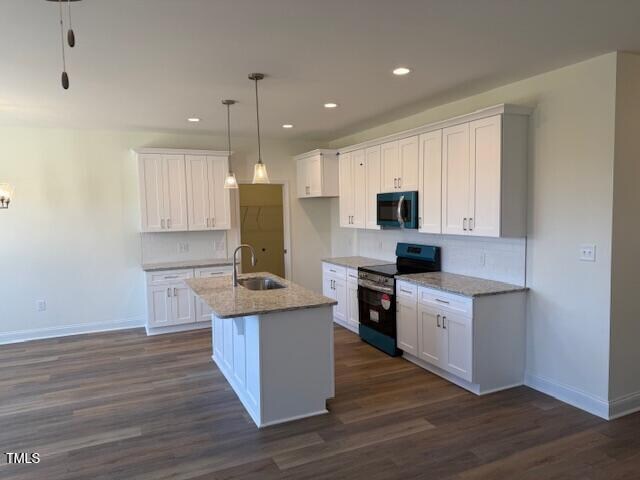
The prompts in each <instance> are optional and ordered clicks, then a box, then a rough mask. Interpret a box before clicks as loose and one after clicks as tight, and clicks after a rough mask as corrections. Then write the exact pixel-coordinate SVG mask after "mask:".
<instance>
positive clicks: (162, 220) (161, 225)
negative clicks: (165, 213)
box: [160, 218, 164, 228]
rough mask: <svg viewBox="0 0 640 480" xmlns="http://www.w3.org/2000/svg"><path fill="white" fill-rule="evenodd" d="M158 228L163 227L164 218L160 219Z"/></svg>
mask: <svg viewBox="0 0 640 480" xmlns="http://www.w3.org/2000/svg"><path fill="white" fill-rule="evenodd" d="M160 228H164V218H163V219H161V220H160Z"/></svg>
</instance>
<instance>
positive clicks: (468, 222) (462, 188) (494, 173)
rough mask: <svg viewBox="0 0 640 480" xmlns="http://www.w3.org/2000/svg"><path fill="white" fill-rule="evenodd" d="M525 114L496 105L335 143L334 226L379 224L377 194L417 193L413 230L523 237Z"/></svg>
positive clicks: (372, 226) (522, 110)
mask: <svg viewBox="0 0 640 480" xmlns="http://www.w3.org/2000/svg"><path fill="white" fill-rule="evenodd" d="M530 113H531V110H530V109H528V108H526V107H518V106H515V105H504V104H503V105H497V106H495V107H489V108H485V109H483V110H479V111H476V112H473V113H470V114H467V115H462V116H459V117H455V118H451V119H448V120H443V121H440V122H436V123H432V124H429V125H424V126H422V127H418V128H415V129H413V130H410V131H406V132H401V133H398V134H394V135H390V136H388V137H385V138H384V139H378V140H372V141H368V142H364V143H361V144H358V145H353V146H350V147H345V148H343V149H341V150H340V192H339V194H340V226H341V227H347V228H349V227H350V228H367V229H379V227H378V225H377V219H376V215H377V205H376V204H377V198H376V195H377V193H380V192H398V191H418V203H419V213H418V217H419V218H418V224H419V227H418V229H419V232H421V233H431V234H447V235H467V236H481V237H524V236H526V230H527V228H526V227H527V225H526V210H527V148H528V147H527V137H528V117H529V114H530ZM363 179H364V181H363Z"/></svg>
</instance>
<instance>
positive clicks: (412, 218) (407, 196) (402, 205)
mask: <svg viewBox="0 0 640 480" xmlns="http://www.w3.org/2000/svg"><path fill="white" fill-rule="evenodd" d="M377 216H378V218H377V223H378V225H380V226H381V227H383V228H418V192H394V193H379V194H378V196H377Z"/></svg>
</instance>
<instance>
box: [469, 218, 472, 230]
mask: <svg viewBox="0 0 640 480" xmlns="http://www.w3.org/2000/svg"><path fill="white" fill-rule="evenodd" d="M471 222H473V218H472V217H469V230H473V227H472V226H471Z"/></svg>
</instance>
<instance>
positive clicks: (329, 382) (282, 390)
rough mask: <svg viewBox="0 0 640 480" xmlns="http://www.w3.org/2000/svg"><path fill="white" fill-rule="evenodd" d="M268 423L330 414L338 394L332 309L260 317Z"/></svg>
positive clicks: (264, 416)
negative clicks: (328, 404)
mask: <svg viewBox="0 0 640 480" xmlns="http://www.w3.org/2000/svg"><path fill="white" fill-rule="evenodd" d="M260 322H261V323H260V350H261V352H260V353H261V362H260V363H261V372H260V373H261V387H262V388H261V398H262V412H261V413H262V415H261V418H262V425H261V426H267V425H273V424H276V423H282V422H286V421H289V420H295V419H298V418H304V417H309V416H313V415H319V414H322V413H326V412H327V409H326V401H327V399H329V398H331V397H333V396H334V392H335V387H334V361H333V321H332V307H331V306H322V307H315V308H308V309H302V310H295V311H290V312H281V313H272V314H267V315H261V316H260Z"/></svg>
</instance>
